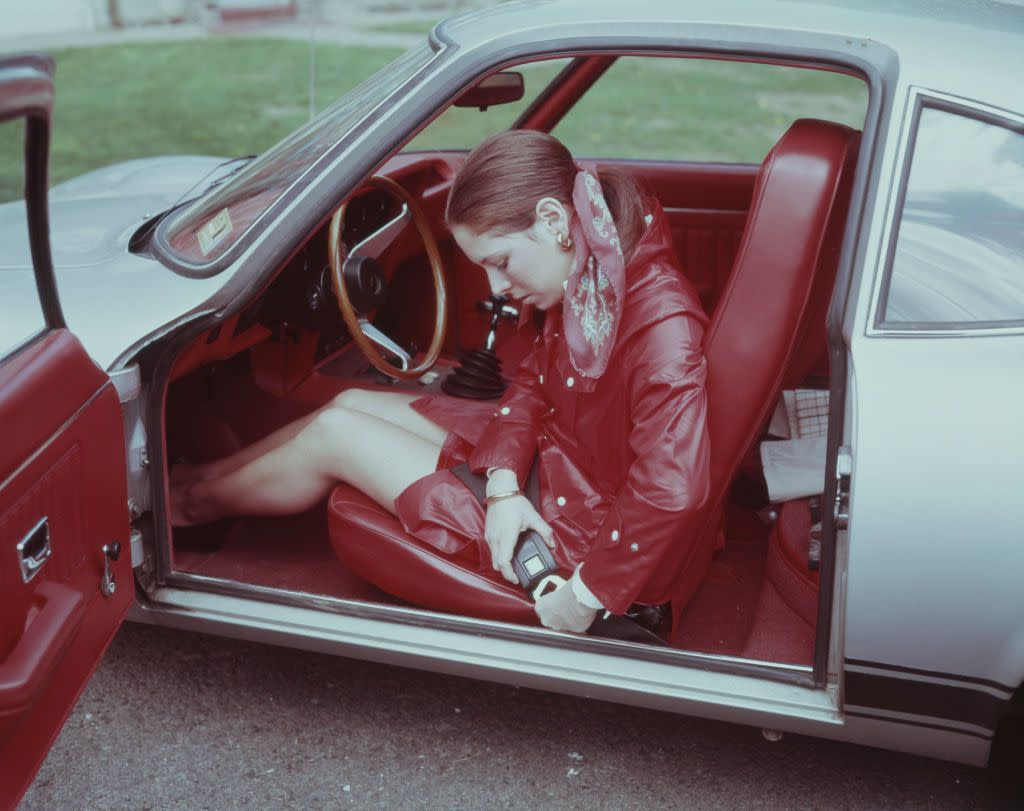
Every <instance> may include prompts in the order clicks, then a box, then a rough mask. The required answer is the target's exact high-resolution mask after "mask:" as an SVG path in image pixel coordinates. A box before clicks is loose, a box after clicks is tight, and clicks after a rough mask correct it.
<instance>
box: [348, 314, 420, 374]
mask: <svg viewBox="0 0 1024 811" xmlns="http://www.w3.org/2000/svg"><path fill="white" fill-rule="evenodd" d="M359 331H360V332H362V333H363V335H365V336H366V337H367V339H369V340H370V341H372V342H373V343H374V344H375V345H376V346H379V347H380V348H381V349H383V350H384V351H385V352H388V353H389V354H391V355H394V356H395V357H396V358H398V362H399V364H400V366H399V368H400V369H401V370H402V371H403V372H406V371H408V370H409V365H410V364H411V362H412V356H411V355H410V354H409V353H408V352H406V351H405V350H404V349H403V348H402V347H401V346H400V345H399V344H398V343H396V342H395V340H394V339H393V338H390V337H388V336H387V335H385V334H384V333H383V332H381V331H380V330H379V329H377V328H376V327H375V326H374V325H373V324H371V323H370V322H369V321H367V320H366V319H365V318H360V319H359Z"/></svg>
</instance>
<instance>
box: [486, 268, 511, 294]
mask: <svg viewBox="0 0 1024 811" xmlns="http://www.w3.org/2000/svg"><path fill="white" fill-rule="evenodd" d="M487 281H488V282H490V284H491V293H492V294H494V295H495V296H500V295H503V294H504V293H505V292H507V291H508V289H509V288H510V287H511V286H512V283H511V282H510V281H509V280H508V279H506V278H505V277H504V276H503V275H502V274H500V273H497V272H495V271H493V270H488V271H487Z"/></svg>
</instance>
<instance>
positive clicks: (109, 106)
mask: <svg viewBox="0 0 1024 811" xmlns="http://www.w3.org/2000/svg"><path fill="white" fill-rule="evenodd" d="M399 53H400V51H399V50H396V49H391V48H354V47H351V46H345V47H341V46H337V45H331V44H326V43H322V44H319V45H317V52H316V59H317V86H316V106H317V109H318V110H319V109H322V108H323V107H326V106H327V105H329V104H330V103H332V102H333V101H334V100H335V99H337V98H338V97H340V96H341V95H342V94H343V93H345V92H346V91H347V90H349V89H351V88H352V87H354V86H355V85H356V84H358V83H359V82H361V81H362V80H363V79H365V78H366V77H367V76H369V75H371V74H372V73H374V72H375V71H376V70H378V69H379V68H380V67H382V66H383V65H385V64H387V63H388V62H389V61H391V60H392V59H394V58H395V57H396V56H398V54H399ZM55 57H56V59H57V101H56V108H55V115H54V135H53V144H52V157H51V172H50V174H51V184H55V183H59V182H60V181H62V180H65V179H67V178H70V177H74V176H76V175H80V174H82V173H84V172H86V171H89V170H90V169H94V168H97V167H100V166H105V165H108V164H111V163H116V162H117V161H121V160H127V159H130V158H139V157H146V156H151V155H164V154H206V155H223V156H225V157H232V156H236V155H243V154H249V153H254V152H262V151H263V150H265V149H267V148H268V147H270V146H271V145H273V144H274V143H276V142H277V141H279V140H280V139H281V138H283V137H284V136H285V135H287V134H288V133H289V132H291V131H292V130H293V129H295V128H296V127H298V126H299V125H300V124H302V123H303V122H304V121H306V120H307V118H308V112H309V107H308V105H309V101H308V75H309V74H308V71H309V46H308V45H307V44H306V43H302V42H291V41H285V40H260V39H234V38H232V39H207V40H197V41H194V42H174V43H151V44H129V45H116V46H109V47H102V48H88V49H71V50H65V51H58V52H56V53H55ZM563 64H564V61H558V62H549V63H545V64H537V65H532V66H525V67H524V68H522V71H523V73H524V76H525V80H526V96H525V97H524V99H523V100H522V101H521V102H518V103H516V104H512V105H505V106H501V107H492V108H490V109H489V110H487V111H486V112H483V113H481V112H479V111H477V110H466V109H456V108H452V109H450V110H448V111H446V112H445V113H444V114H443V115H442V116H440V117H439V118H438V119H437V120H436V121H435V122H434V123H433V124H432V125H431V126H430V127H428V128H427V129H426V130H425V131H424V132H423V133H421V134H420V135H419V136H418V137H417V138H416V139H415V140H414V141H413V143H412V145H411V148H457V149H468V148H470V147H472V146H473V145H475V144H476V143H478V142H479V141H480V140H481V139H482V138H484V137H485V136H487V135H490V134H492V133H494V132H498V131H500V130H502V129H504V128H506V127H508V126H509V125H510V124H511V123H512V122H513V121H514V120H515V118H516V116H517V115H518V114H519V112H521V111H522V110H523V109H524V108H525V106H526V105H527V104H528V103H529V101H530V100H531V99H532V98H533V97H534V96H535V95H536V93H537V92H539V90H540V89H541V88H543V87H544V85H545V84H546V83H547V82H548V81H550V79H551V77H553V76H554V75H555V74H556V73H557V71H558V70H559V69H560V68H561V67H562V65H563ZM866 100H867V96H866V91H865V90H864V87H863V85H862V84H861V83H860V82H858V81H857V80H854V79H851V78H849V77H845V76H840V75H838V74H833V73H825V72H820V71H806V70H798V69H795V68H782V67H775V66H767V65H756V64H743V63H730V62H713V61H709V60H686V59H647V60H643V59H623V60H620V61H619V62H618V63H617V64H616V65H614V66H613V67H612V68H611V70H609V71H608V73H606V74H605V76H604V77H602V79H601V80H600V82H599V83H598V84H597V85H595V87H594V88H593V89H592V90H591V92H590V93H588V94H587V96H586V97H585V98H584V99H583V100H581V101H580V103H579V104H577V106H576V107H575V108H574V109H573V110H572V111H571V112H570V114H569V116H568V117H567V118H566V120H564V121H563V122H562V123H560V124H559V125H558V127H557V128H556V129H555V131H554V132H555V135H557V136H559V137H561V138H562V139H563V140H564V141H565V142H566V143H567V144H568V145H569V147H570V148H571V149H572V150H573V151H574V152H576V153H577V154H579V155H581V156H591V157H603V156H604V157H611V156H616V157H636V158H646V157H650V158H666V159H677V160H721V161H743V162H757V161H760V160H761V158H762V157H763V156H764V154H765V153H766V152H767V150H768V149H769V148H770V147H771V145H772V144H773V143H774V142H775V140H776V139H777V138H778V137H779V135H780V134H781V133H782V132H783V130H785V128H786V127H787V126H788V125H789V123H790V122H791V121H792V120H793V119H795V118H798V117H801V116H813V117H820V118H829V119H832V120H836V121H841V122H844V123H847V124H850V125H852V126H856V127H859V126H861V122H862V120H863V115H864V109H865V106H866ZM21 171H22V170H21V143H20V136H19V133H18V131H17V130H15V128H14V127H12V125H9V124H8V125H6V128H5V136H4V138H3V140H2V141H0V200H9V199H16V198H18V197H21V196H22V181H21Z"/></svg>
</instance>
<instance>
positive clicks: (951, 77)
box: [434, 0, 1024, 110]
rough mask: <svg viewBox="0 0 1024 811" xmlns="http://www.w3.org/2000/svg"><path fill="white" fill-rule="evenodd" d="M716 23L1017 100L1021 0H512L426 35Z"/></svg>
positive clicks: (751, 37) (929, 81)
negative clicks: (891, 55)
mask: <svg viewBox="0 0 1024 811" xmlns="http://www.w3.org/2000/svg"><path fill="white" fill-rule="evenodd" d="M715 30H720V31H721V32H722V34H723V40H725V41H731V42H735V41H737V40H738V39H740V38H741V36H740V32H741V31H743V30H746V31H747V32H748V41H749V42H751V43H757V42H761V41H764V39H766V38H768V37H770V36H771V32H773V31H774V32H789V33H793V32H797V33H799V32H805V33H807V34H808V36H809V37H813V36H826V37H839V38H851V39H854V40H870V41H875V42H878V43H881V44H883V45H886V46H887V47H889V48H891V49H892V50H893V51H894V52H895V53H896V54H897V55H898V56H899V60H900V64H901V68H902V69H903V72H904V74H905V79H906V81H908V82H910V83H918V84H924V85H932V86H936V87H938V88H939V89H948V90H950V91H952V92H964V91H965V90H977V91H978V92H979V93H980V94H981V96H984V97H987V98H988V100H989V101H990V102H991V101H995V102H996V103H998V101H999V100H1002V101H1003V102H1004V103H1005V104H1006V106H1007V107H1009V108H1010V109H1017V110H1019V109H1020V100H1019V96H1020V94H1019V75H1020V73H1021V69H1022V68H1024V57H1022V56H1021V54H1022V53H1024V0H1014V2H1005V1H1004V2H998V0H686V2H681V1H680V0H630V2H629V3H623V2H622V0H512V2H507V3H500V4H498V5H497V6H494V7H491V8H487V9H482V10H477V11H472V12H468V13H465V14H461V15H458V16H455V17H452V18H450V19H448V20H446V21H444V22H442V23H440V24H439V25H438V26H437V27H436V28H435V29H434V36H435V37H436V38H437V39H439V40H441V41H442V42H447V43H449V44H450V45H453V46H455V48H456V50H464V51H474V50H477V49H489V48H498V47H500V45H501V44H502V43H504V42H511V41H519V42H522V41H524V40H529V41H532V42H534V43H538V44H542V43H545V42H547V43H548V44H556V43H558V42H561V43H563V44H564V45H565V46H566V47H577V46H578V44H579V43H580V42H581V41H583V40H587V39H591V40H596V39H600V38H603V37H607V38H608V39H611V38H613V37H619V38H622V37H624V36H627V35H632V36H634V37H648V38H650V39H651V41H652V42H654V41H657V40H661V41H663V42H664V41H672V40H674V41H675V42H677V43H678V44H683V43H684V42H685V37H686V36H687V35H688V34H692V35H694V36H700V37H703V38H705V39H706V38H707V35H708V33H709V32H714V31H715ZM1013 66H1016V69H1014V67H1013ZM968 95H973V93H968Z"/></svg>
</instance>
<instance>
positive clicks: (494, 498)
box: [484, 490, 523, 506]
mask: <svg viewBox="0 0 1024 811" xmlns="http://www.w3.org/2000/svg"><path fill="white" fill-rule="evenodd" d="M522 494H523V491H522V490H509V491H508V492H507V493H495V494H494V495H493V496H487V498H485V499H484V504H486V505H487V506H490V505H491V504H493V503H494V502H495V501H504V500H505V499H506V498H515V497H516V496H521V495H522Z"/></svg>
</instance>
